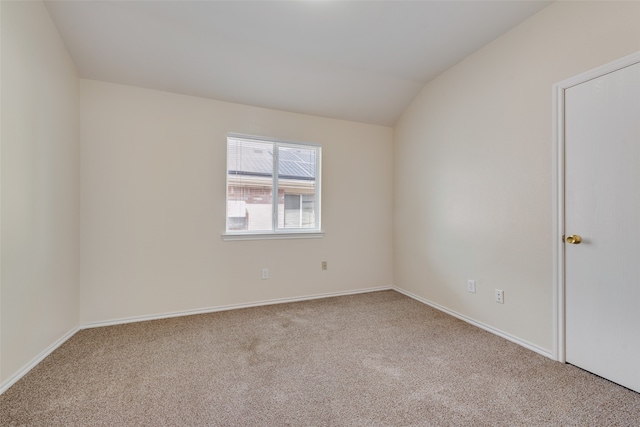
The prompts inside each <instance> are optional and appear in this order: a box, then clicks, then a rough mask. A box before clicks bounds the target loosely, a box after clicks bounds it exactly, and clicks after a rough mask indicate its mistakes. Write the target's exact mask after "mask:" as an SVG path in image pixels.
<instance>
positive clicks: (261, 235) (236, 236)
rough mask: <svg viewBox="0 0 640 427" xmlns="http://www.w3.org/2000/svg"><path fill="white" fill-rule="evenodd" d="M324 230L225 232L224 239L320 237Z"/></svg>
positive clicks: (322, 235)
mask: <svg viewBox="0 0 640 427" xmlns="http://www.w3.org/2000/svg"><path fill="white" fill-rule="evenodd" d="M322 237H324V231H313V232H299V231H290V232H284V233H283V232H280V233H223V234H222V240H224V241H225V242H226V241H232V240H281V239H320V238H322Z"/></svg>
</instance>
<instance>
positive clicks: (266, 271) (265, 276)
mask: <svg viewBox="0 0 640 427" xmlns="http://www.w3.org/2000/svg"><path fill="white" fill-rule="evenodd" d="M268 278H269V269H268V268H263V269H262V280H267V279H268Z"/></svg>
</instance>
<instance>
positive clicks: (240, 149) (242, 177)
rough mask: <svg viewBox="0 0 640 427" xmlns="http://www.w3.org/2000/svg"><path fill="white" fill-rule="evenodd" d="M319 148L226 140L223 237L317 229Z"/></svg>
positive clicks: (236, 138) (245, 139)
mask: <svg viewBox="0 0 640 427" xmlns="http://www.w3.org/2000/svg"><path fill="white" fill-rule="evenodd" d="M320 153H321V151H320V147H319V146H317V145H307V144H300V143H288V142H281V141H274V140H270V139H266V138H265V139H262V138H255V137H245V136H233V135H230V136H228V138H227V232H229V233H234V232H235V233H251V232H255V233H265V232H279V231H281V232H282V231H285V232H286V231H295V230H298V231H307V232H308V231H319V230H320V193H319V187H320V185H319V184H320Z"/></svg>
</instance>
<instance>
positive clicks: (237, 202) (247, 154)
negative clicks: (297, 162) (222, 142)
mask: <svg viewBox="0 0 640 427" xmlns="http://www.w3.org/2000/svg"><path fill="white" fill-rule="evenodd" d="M227 186H228V188H227V230H233V231H242V230H246V231H252V230H253V231H270V230H272V229H273V222H272V219H273V144H271V143H265V142H258V141H250V140H249V141H248V140H244V139H240V138H228V146H227Z"/></svg>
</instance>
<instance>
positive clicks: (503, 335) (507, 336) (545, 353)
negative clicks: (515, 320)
mask: <svg viewBox="0 0 640 427" xmlns="http://www.w3.org/2000/svg"><path fill="white" fill-rule="evenodd" d="M391 289H393V290H394V291H396V292H399V293H401V294H403V295H406V296H408V297H409V298H412V299H414V300H416V301H419V302H421V303H423V304H426V305H428V306H430V307H433V308H435V309H436V310H440V311H442V312H443V313H447V314H448V315H450V316H453V317H455V318H458V319H460V320H462V321H465V322H467V323H469V324H471V325H473V326H476V327H478V328H480V329H484V330H485V331H487V332H491V333H492V334H494V335H497V336H499V337H501V338H504V339H506V340H507V341H511V342H512V343H515V344H518V345H520V346H522V347H524V348H526V349H528V350H531V351H534V352H536V353H538V354H540V355H542V356H545V357H548V358H549V359H553V360H556V359H555V357H554V355H553V353H552V352H551V351H549V350H546V349H544V348H542V347H538V346H537V345H535V344H532V343H530V342H528V341H525V340H523V339H520V338H518V337H515V336H513V335H511V334H508V333H506V332H504V331H501V330H500V329H496V328H494V327H492V326H489V325H486V324H484V323H482V322H478V321H477V320H475V319H472V318H470V317H467V316H465V315H463V314H460V313H458V312H455V311H453V310H450V309H448V308H446V307H443V306H441V305H439V304H436V303H434V302H432V301H429V300H428V299H425V298H422V297H420V296H418V295H416V294H413V293H411V292H409V291H406V290H404V289H401V288H398V287H395V286H392V287H391Z"/></svg>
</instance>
